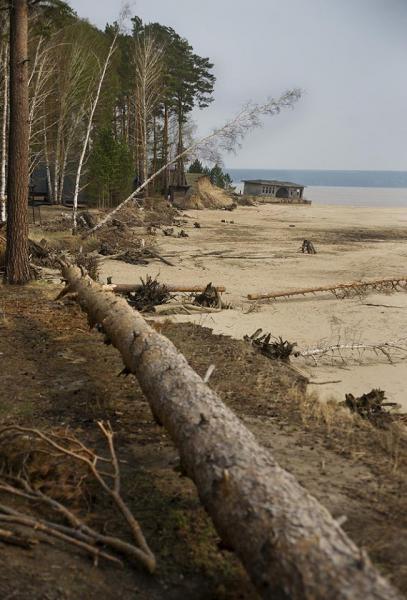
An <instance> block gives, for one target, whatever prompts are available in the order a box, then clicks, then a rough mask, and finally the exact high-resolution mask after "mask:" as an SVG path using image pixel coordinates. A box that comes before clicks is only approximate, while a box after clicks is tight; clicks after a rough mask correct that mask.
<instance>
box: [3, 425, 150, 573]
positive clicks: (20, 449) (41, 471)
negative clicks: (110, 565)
mask: <svg viewBox="0 0 407 600" xmlns="http://www.w3.org/2000/svg"><path fill="white" fill-rule="evenodd" d="M98 426H99V429H100V430H101V432H102V434H103V436H104V438H105V439H106V442H107V446H108V449H109V458H104V457H102V456H99V455H97V454H96V453H95V452H93V450H91V449H90V448H88V447H87V446H85V445H84V444H82V442H81V441H80V440H79V439H77V438H76V437H74V436H73V435H72V434H71V433H70V432H67V431H65V432H43V431H41V430H39V429H30V428H26V427H19V426H9V427H5V428H4V429H2V430H0V492H1V493H3V494H7V495H9V496H12V497H14V498H19V499H22V500H25V501H27V500H28V502H29V504H30V508H31V509H32V508H33V507H35V506H42V507H43V508H47V509H49V510H50V511H51V514H53V515H57V516H58V517H63V519H64V521H65V522H66V524H65V525H63V524H61V523H60V522H58V520H57V521H50V520H48V519H47V518H44V516H43V515H41V516H32V514H31V512H27V513H22V512H20V511H17V510H15V509H14V508H12V507H10V506H7V505H5V504H0V524H1V525H8V526H10V525H18V526H23V527H25V528H28V529H29V530H30V531H31V532H33V533H35V534H37V532H41V534H42V535H43V536H45V540H44V538H38V537H35V538H34V540H35V542H37V543H38V542H40V541H48V539H49V537H56V538H58V539H61V540H63V541H64V542H66V543H68V544H71V545H74V546H77V547H79V548H81V549H82V550H85V551H86V552H87V553H88V554H90V555H91V556H92V557H93V560H94V562H95V564H97V562H98V560H99V558H100V557H102V558H104V559H106V560H110V561H112V562H115V563H118V564H122V562H121V560H119V559H118V558H116V557H115V556H113V555H111V554H110V553H107V552H106V551H102V548H106V547H107V548H109V549H110V550H114V551H116V552H119V553H120V554H122V555H124V556H126V557H127V558H128V559H130V560H131V561H133V562H136V563H141V564H142V565H144V567H145V568H146V569H147V570H148V571H150V572H153V571H154V570H155V557H154V555H153V553H152V552H151V550H150V548H149V547H148V545H147V542H146V541H145V538H144V535H143V533H142V531H141V528H140V526H139V524H138V522H137V520H136V519H135V517H134V516H133V514H132V513H131V511H130V510H129V508H128V507H127V505H126V504H125V502H124V500H123V498H122V496H121V492H120V488H121V485H120V468H119V461H118V457H117V454H116V449H115V445H114V434H113V431H112V429H111V427H110V424H109V423H102V422H99V423H98ZM72 459H73V460H74V461H75V463H76V464H75V467H74V468H72V467H71V466H69V462H70V461H71V460H72ZM100 463H102V467H101V466H99V465H100ZM89 475H90V476H91V478H92V480H93V481H94V482H96V483H97V484H98V486H99V487H100V488H101V489H102V490H103V491H104V493H105V494H107V495H108V496H109V497H110V499H111V500H112V502H113V504H114V506H115V507H116V509H117V510H118V511H119V513H121V515H122V517H123V518H124V520H125V521H126V523H127V525H128V527H129V529H130V531H131V534H132V537H133V540H134V542H135V545H134V544H131V543H129V542H125V541H123V540H121V539H119V538H117V537H114V536H112V535H105V534H102V533H99V532H98V531H96V530H95V529H94V528H93V527H91V526H90V525H89V524H88V521H89V519H88V518H83V519H82V518H80V517H79V516H78V504H77V502H76V503H73V501H75V500H76V501H77V500H78V497H80V496H81V495H83V494H84V490H83V488H84V487H85V485H86V484H88V481H87V478H88V476H89ZM7 531H8V533H9V538H8V543H12V537H13V536H14V535H15V533H16V532H14V531H10V529H8V530H7ZM6 535H7V534H6ZM17 541H18V540H17Z"/></svg>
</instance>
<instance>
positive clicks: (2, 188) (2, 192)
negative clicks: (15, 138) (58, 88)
mask: <svg viewBox="0 0 407 600" xmlns="http://www.w3.org/2000/svg"><path fill="white" fill-rule="evenodd" d="M3 76H4V81H3V115H2V123H1V168H0V181H1V182H0V222H2V223H4V222H5V221H6V218H7V212H6V177H7V174H6V171H7V169H6V167H7V128H8V104H9V97H8V79H9V75H8V44H7V42H6V43H5V44H4V56H3Z"/></svg>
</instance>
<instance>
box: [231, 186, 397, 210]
mask: <svg viewBox="0 0 407 600" xmlns="http://www.w3.org/2000/svg"><path fill="white" fill-rule="evenodd" d="M234 185H235V186H236V191H237V192H240V191H242V192H243V184H242V183H240V182H236V181H234ZM304 197H305V198H306V199H307V200H312V203H313V204H324V205H338V206H349V207H351V206H354V207H366V208H375V207H377V208H407V185H406V187H403V188H396V187H374V186H373V187H360V186H322V185H320V186H312V185H309V186H307V187H306V188H305V190H304Z"/></svg>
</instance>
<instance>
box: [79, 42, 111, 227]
mask: <svg viewBox="0 0 407 600" xmlns="http://www.w3.org/2000/svg"><path fill="white" fill-rule="evenodd" d="M118 34H119V32H118V31H117V32H116V34H115V36H114V38H113V41H112V43H111V45H110V48H109V51H108V53H107V57H106V60H105V62H104V65H103V68H102V71H101V74H100V79H99V83H98V87H97V90H96V95H95V97H94V99H93V102H92V104H91V109H90V115H89V120H88V126H87V128H86V134H85V140H84V142H83V146H82V152H81V155H80V157H79V163H78V169H77V171H76V178H75V190H74V196H73V207H72V232H73V233H76V230H77V227H78V223H77V218H78V197H79V187H80V182H81V175H82V168H83V163H84V160H85V156H86V152H87V150H88V145H89V139H90V134H91V132H92V126H93V118H94V116H95V111H96V108H97V105H98V103H99V98H100V93H101V91H102V85H103V82H104V80H105V76H106V72H107V69H108V67H109V64H110V59H111V58H112V55H113V53H114V51H115V49H116V40H117V36H118Z"/></svg>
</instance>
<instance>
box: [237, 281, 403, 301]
mask: <svg viewBox="0 0 407 600" xmlns="http://www.w3.org/2000/svg"><path fill="white" fill-rule="evenodd" d="M406 287H407V277H388V278H387V279H372V280H370V281H352V282H350V283H334V284H332V285H323V286H320V287H313V288H303V289H296V290H287V291H285V292H268V293H264V294H248V296H247V298H248V299H249V300H262V299H267V298H270V299H272V298H289V297H291V296H305V295H306V294H316V293H317V292H331V293H332V294H334V295H335V296H336V297H337V298H346V297H348V296H349V295H350V294H352V292H353V294H355V293H358V292H359V293H360V292H361V291H363V292H369V291H372V290H374V291H376V292H386V291H398V290H400V289H404V288H406Z"/></svg>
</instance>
